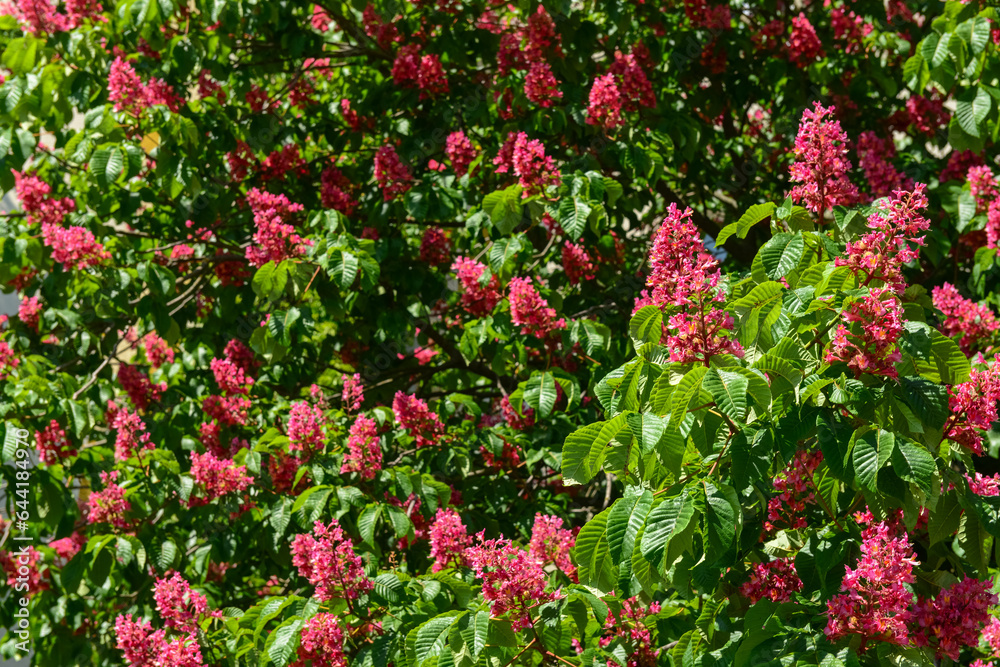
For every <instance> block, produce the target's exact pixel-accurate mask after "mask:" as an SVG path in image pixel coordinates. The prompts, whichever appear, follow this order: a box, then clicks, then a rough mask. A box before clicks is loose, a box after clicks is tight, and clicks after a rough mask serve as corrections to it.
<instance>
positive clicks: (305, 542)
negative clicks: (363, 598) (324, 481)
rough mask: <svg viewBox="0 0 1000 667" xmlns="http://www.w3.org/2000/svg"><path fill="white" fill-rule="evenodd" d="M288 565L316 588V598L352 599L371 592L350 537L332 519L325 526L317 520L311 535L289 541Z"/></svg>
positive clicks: (370, 581) (301, 535)
mask: <svg viewBox="0 0 1000 667" xmlns="http://www.w3.org/2000/svg"><path fill="white" fill-rule="evenodd" d="M292 565H294V566H295V567H296V568H298V571H299V575H300V576H302V577H304V578H305V579H307V580H308V581H309V583H310V584H312V585H313V586H315V587H316V599H317V600H319V601H320V602H326V601H327V600H332V599H334V598H345V599H348V600H354V599H356V598H357V597H358V596H359V595H361V594H362V593H365V592H367V591H370V590H371V589H372V586H373V583H372V580H371V579H369V578H368V576H367V575H366V574H365V568H364V565H363V564H362V562H361V557H360V556H358V555H357V554H356V553H354V544H353V542H351V538H349V537H347V536H346V535H344V530H343V528H341V527H340V524H339V523H337V520H336V519H334V520H333V521H331V522H330V525H329V526H324V525H323V523H322V522H320V521H317V522H316V523H315V524H313V535H310V534H308V533H303V534H300V535H296V536H295V539H293V540H292Z"/></svg>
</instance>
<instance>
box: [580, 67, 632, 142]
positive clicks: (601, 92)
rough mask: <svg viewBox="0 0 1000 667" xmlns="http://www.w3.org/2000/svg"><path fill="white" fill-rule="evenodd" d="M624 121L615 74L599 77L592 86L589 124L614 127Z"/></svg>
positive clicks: (588, 110) (588, 112)
mask: <svg viewBox="0 0 1000 667" xmlns="http://www.w3.org/2000/svg"><path fill="white" fill-rule="evenodd" d="M622 122H623V121H622V99H621V94H619V92H618V84H617V83H616V82H615V76H614V74H605V75H604V76H599V77H597V78H596V79H594V85H593V86H591V88H590V102H589V104H588V106H587V124H588V125H599V126H601V127H603V128H607V129H612V128H615V127H618V126H619V125H621V124H622Z"/></svg>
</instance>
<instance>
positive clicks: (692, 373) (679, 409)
mask: <svg viewBox="0 0 1000 667" xmlns="http://www.w3.org/2000/svg"><path fill="white" fill-rule="evenodd" d="M707 372H708V369H707V368H705V367H704V366H695V367H694V368H692V369H691V370H689V371H688V372H687V373H685V374H684V377H683V378H681V381H680V382H679V383H678V384H677V387H676V388H675V389H674V393H673V394H672V395H671V397H670V403H671V405H672V406H673V409H672V411H671V413H670V423H671V424H680V423H681V422H682V421H683V420H684V415H686V414H687V411H688V408H689V407H690V405H691V399H693V398H695V397H696V396H698V395H699V394H700V393H701V383H702V380H703V379H704V377H705V374H706V373H707Z"/></svg>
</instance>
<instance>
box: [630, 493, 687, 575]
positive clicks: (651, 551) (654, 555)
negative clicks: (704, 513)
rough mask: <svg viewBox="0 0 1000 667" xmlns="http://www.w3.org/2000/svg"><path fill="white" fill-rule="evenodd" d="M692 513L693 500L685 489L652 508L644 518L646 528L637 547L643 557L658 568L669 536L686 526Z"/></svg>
mask: <svg viewBox="0 0 1000 667" xmlns="http://www.w3.org/2000/svg"><path fill="white" fill-rule="evenodd" d="M694 514H695V510H694V500H693V499H692V498H691V495H690V494H689V492H688V491H687V489H684V490H682V491H681V493H680V495H677V496H673V497H672V498H667V499H666V500H664V501H663V502H662V503H660V504H659V505H657V506H656V507H655V508H653V511H652V512H650V514H649V516H648V517H647V518H646V529H645V532H644V533H643V535H642V541H641V543H640V547H639V548H640V549H641V550H642V555H643V557H644V558H645V559H646V560H648V561H649V562H650V563H653V564H654V565H656V566H657V567H658V568H659V567H660V566H661V564H662V562H663V554H664V553H666V549H667V545H668V544H669V543H670V540H671V538H672V537H674V536H675V535H676V534H678V533H680V532H681V531H682V530H684V529H685V528H687V527H688V525H689V524H690V523H691V520H692V519H693V518H694Z"/></svg>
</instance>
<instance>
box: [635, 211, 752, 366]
mask: <svg viewBox="0 0 1000 667" xmlns="http://www.w3.org/2000/svg"><path fill="white" fill-rule="evenodd" d="M690 218H691V209H690V208H688V209H685V210H684V212H681V211H680V210H679V209H678V208H677V205H676V204H670V206H669V208H668V209H667V217H666V218H664V220H663V224H661V225H660V228H659V229H658V230H657V231H656V238H655V239H654V241H653V247H652V249H651V250H650V252H649V264H650V267H651V269H652V271H651V273H650V275H649V278H647V280H646V285H647V286H648V287H650V288H652V291H651V292H647V291H643V293H642V296H641V297H640V298H639V300H637V302H636V307H635V310H639V308H641V307H642V306H644V305H654V306H657V307H658V308H661V309H675V308H677V309H679V310H678V312H676V313H674V314H673V315H672V316H671V317H670V319H669V320H668V322H667V326H666V327H664V329H665V331H664V336H663V337H664V338H665V342H666V344H667V346H668V347H669V348H670V360H671V361H676V362H680V363H704V364H706V365H707V364H708V363H709V359H711V358H712V357H713V356H714V355H717V354H733V355H736V356H743V348H742V347H741V346H740V344H739V342H738V341H736V340H735V339H734V338H732V327H733V319H732V317H730V315H729V314H728V313H726V311H724V310H722V309H721V308H719V307H718V305H719V303H720V302H722V301H724V300H725V295H724V294H723V292H722V290H721V289H720V288H719V278H720V275H721V274H720V271H719V265H718V262H717V261H715V259H714V258H713V257H712V256H711V255H709V254H708V253H707V252H705V246H704V245H703V244H702V242H701V234H700V233H699V232H698V229H697V228H696V227H695V226H694V224H693V223H692V222H691V220H690ZM670 331H673V332H674V333H669V332H670Z"/></svg>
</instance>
